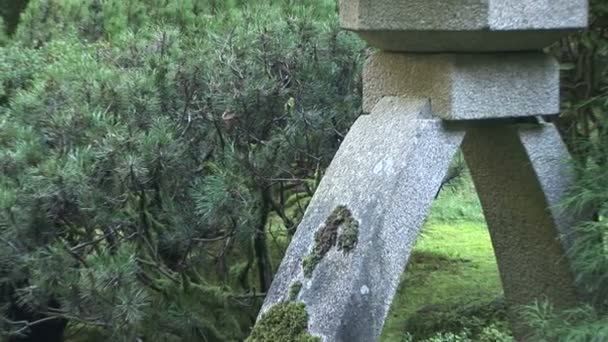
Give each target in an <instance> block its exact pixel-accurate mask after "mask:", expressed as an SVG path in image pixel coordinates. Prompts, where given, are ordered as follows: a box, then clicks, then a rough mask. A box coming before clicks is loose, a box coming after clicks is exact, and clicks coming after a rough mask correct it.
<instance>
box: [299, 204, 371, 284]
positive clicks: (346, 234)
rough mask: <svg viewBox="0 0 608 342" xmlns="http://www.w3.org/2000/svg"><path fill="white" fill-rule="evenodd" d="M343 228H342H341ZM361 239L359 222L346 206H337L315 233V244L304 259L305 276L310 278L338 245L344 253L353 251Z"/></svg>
mask: <svg viewBox="0 0 608 342" xmlns="http://www.w3.org/2000/svg"><path fill="white" fill-rule="evenodd" d="M340 228H342V229H340ZM358 240H359V222H358V221H357V220H355V218H354V217H353V214H352V212H351V211H350V210H348V208H347V207H346V206H343V205H341V206H338V207H336V208H335V209H334V210H333V211H332V212H331V214H329V216H328V217H327V219H326V220H325V222H324V223H323V225H322V227H321V229H319V230H318V231H317V232H316V233H315V246H314V248H313V250H312V252H311V253H310V254H309V255H308V256H307V257H305V258H304V260H302V268H303V270H304V276H305V277H307V278H310V277H311V276H312V274H313V272H314V270H315V269H316V268H317V265H318V264H319V263H320V262H321V260H323V258H324V257H325V255H326V254H327V253H328V252H329V251H330V250H331V249H332V248H333V247H335V246H336V245H338V250H340V251H343V252H344V253H349V252H350V251H352V250H353V249H354V248H355V247H356V245H357V242H358Z"/></svg>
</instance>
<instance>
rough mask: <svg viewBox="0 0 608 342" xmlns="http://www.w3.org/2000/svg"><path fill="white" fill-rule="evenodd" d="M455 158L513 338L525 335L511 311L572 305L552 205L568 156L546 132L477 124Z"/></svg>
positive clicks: (557, 198)
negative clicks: (485, 234)
mask: <svg viewBox="0 0 608 342" xmlns="http://www.w3.org/2000/svg"><path fill="white" fill-rule="evenodd" d="M463 152H464V155H465V159H466V161H467V164H468V165H469V168H470V169H471V173H472V175H473V180H474V183H475V187H476V188H477V192H478V194H479V198H480V200H481V203H482V207H483V211H484V214H485V216H486V220H487V222H488V226H489V228H490V235H491V237H492V243H493V245H494V251H495V254H496V258H497V262H498V267H499V271H500V275H501V279H502V285H503V288H504V291H505V297H506V301H507V304H508V305H509V307H510V308H512V309H513V311H512V312H511V317H512V320H513V324H514V325H513V327H514V333H515V334H516V336H517V337H518V339H519V340H525V336H526V333H527V331H526V328H525V325H524V324H523V323H522V321H521V320H518V319H517V314H516V309H517V308H519V307H520V306H522V305H527V304H531V303H533V302H534V301H535V300H537V299H543V298H547V299H550V300H551V301H552V303H553V304H554V305H556V307H557V308H567V307H571V306H573V305H575V304H576V303H577V300H578V295H577V291H576V288H575V286H574V279H573V275H572V273H571V269H570V266H569V263H568V259H567V257H566V255H565V252H564V246H563V245H562V244H561V243H560V239H559V236H560V231H561V233H562V234H563V233H564V230H567V229H568V227H567V226H565V225H564V224H562V223H561V222H560V220H564V221H563V223H568V222H571V221H568V220H566V219H564V216H562V215H561V214H558V213H557V211H556V209H554V208H552V207H554V206H555V205H556V204H558V202H559V201H560V197H561V196H562V195H563V193H564V189H565V188H566V186H567V182H568V180H569V177H567V176H566V177H564V174H565V172H564V170H565V169H566V167H567V166H566V162H567V158H568V153H567V151H566V149H565V148H564V146H563V144H562V142H561V141H559V135H558V134H557V132H555V128H554V127H553V126H552V125H536V126H534V125H533V126H530V125H526V126H518V125H509V124H505V123H485V124H479V125H478V126H476V127H471V128H470V129H469V130H468V132H467V135H466V137H465V139H464V143H463Z"/></svg>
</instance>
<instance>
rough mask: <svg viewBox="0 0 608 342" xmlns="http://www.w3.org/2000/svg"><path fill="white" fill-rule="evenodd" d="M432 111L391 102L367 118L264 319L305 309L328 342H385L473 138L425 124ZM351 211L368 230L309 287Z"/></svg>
mask: <svg viewBox="0 0 608 342" xmlns="http://www.w3.org/2000/svg"><path fill="white" fill-rule="evenodd" d="M429 112H430V106H429V104H428V101H424V100H411V99H398V98H385V99H383V100H382V101H381V102H380V103H379V104H378V105H377V107H376V108H375V109H374V111H373V115H367V116H363V117H361V118H359V120H357V122H356V123H355V124H354V126H353V127H352V128H351V130H350V132H349V133H348V135H347V137H346V139H345V141H344V142H343V144H342V146H341V148H340V150H339V151H338V153H337V155H336V157H335V159H334V161H333V162H332V164H331V166H330V167H329V169H328V170H327V173H326V175H325V176H324V178H323V180H322V182H321V184H320V185H319V188H318V189H317V191H316V193H315V195H314V197H313V199H312V201H311V203H310V205H309V207H308V209H307V211H306V214H305V215H304V218H303V220H302V223H301V224H300V226H299V227H298V230H297V233H296V235H295V236H294V238H293V240H292V243H291V245H290V246H289V248H288V250H287V253H286V255H285V258H284V259H283V262H282V264H281V266H280V268H279V270H278V273H277V275H276V277H275V280H274V282H273V284H272V287H271V289H270V291H269V293H268V296H267V297H266V300H265V303H264V306H263V308H262V313H261V315H262V314H263V313H264V312H266V311H267V310H268V309H269V308H271V307H272V306H273V305H276V304H278V303H281V302H285V301H287V300H289V298H290V297H292V296H293V294H290V292H291V291H290V289H291V288H292V285H293V284H296V283H301V284H302V289H301V291H300V292H299V294H298V295H297V300H299V301H302V302H303V303H305V305H306V308H307V311H308V314H309V332H310V333H311V334H313V335H315V336H320V337H322V338H323V341H326V342H327V341H332V342H334V341H336V342H342V341H343V342H370V341H377V340H378V338H379V336H380V334H381V332H382V327H383V325H384V320H385V318H386V315H387V313H388V310H389V307H390V305H391V302H392V299H393V297H394V294H395V292H396V289H397V287H398V285H399V282H400V277H401V275H402V273H403V271H404V268H405V265H406V263H407V260H408V258H409V255H410V253H411V251H412V248H413V246H414V243H415V240H416V238H417V236H418V234H419V230H420V228H421V226H422V225H423V223H424V220H425V218H426V216H427V213H428V211H429V209H430V206H431V204H432V201H433V199H434V195H435V194H436V192H437V190H438V189H439V187H440V184H441V181H442V179H443V177H444V176H445V173H446V171H447V169H448V166H449V163H450V161H451V160H452V158H453V156H454V154H455V152H456V151H457V150H458V147H459V145H460V143H461V141H462V139H463V137H464V131H462V130H450V129H448V128H446V127H445V123H443V122H441V121H440V120H429V119H425V117H427V116H428V114H429ZM338 206H345V207H346V208H348V210H350V211H351V212H352V216H353V218H354V219H355V220H356V221H357V222H358V223H359V235H358V243H357V244H356V247H355V248H354V249H353V250H351V251H350V252H349V253H344V252H341V251H339V250H338V249H337V248H332V249H330V250H329V252H328V253H327V254H326V255H325V257H324V258H323V259H322V260H321V261H320V262H319V263H318V265H317V266H316V268H315V269H314V272H312V275H311V276H310V277H307V276H305V274H304V269H303V267H302V264H303V261H304V260H305V259H306V258H307V256H309V255H310V254H311V253H312V251H313V249H314V247H313V246H314V245H315V243H316V242H315V234H316V232H318V231H319V230H320V229H323V227H326V225H324V222H325V221H326V220H327V218H328V216H329V215H330V213H331V212H332V211H333V210H334V209H335V208H337V207H338Z"/></svg>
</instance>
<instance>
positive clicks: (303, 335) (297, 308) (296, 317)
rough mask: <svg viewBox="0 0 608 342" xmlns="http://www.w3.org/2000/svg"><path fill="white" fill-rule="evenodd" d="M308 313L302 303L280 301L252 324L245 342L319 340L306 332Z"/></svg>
mask: <svg viewBox="0 0 608 342" xmlns="http://www.w3.org/2000/svg"><path fill="white" fill-rule="evenodd" d="M307 329H308V314H307V313H306V306H305V305H304V303H294V302H288V303H281V304H277V305H275V306H273V307H271V308H270V309H269V310H268V312H266V313H265V314H264V315H262V318H260V321H259V322H258V323H257V324H256V325H255V326H254V328H253V330H252V332H251V335H250V336H249V337H248V338H247V340H245V341H246V342H266V341H285V342H287V341H293V342H320V341H321V339H320V338H318V337H313V336H311V335H310V334H308V333H307Z"/></svg>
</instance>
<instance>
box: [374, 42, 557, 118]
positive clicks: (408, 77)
mask: <svg viewBox="0 0 608 342" xmlns="http://www.w3.org/2000/svg"><path fill="white" fill-rule="evenodd" d="M384 96H400V97H405V98H428V99H430V101H431V103H432V106H433V114H434V115H436V116H438V117H440V118H442V119H445V120H471V119H487V118H507V117H522V116H532V115H552V114H557V113H559V65H558V63H557V61H555V60H554V59H553V58H552V57H550V56H547V55H545V54H542V53H534V52H531V53H495V54H432V55H420V54H405V53H391V52H377V53H375V54H373V55H372V56H370V57H369V58H368V61H367V63H366V64H365V67H364V71H363V111H364V112H366V113H367V112H369V111H370V110H371V109H372V108H373V107H374V106H375V105H376V103H377V102H378V101H379V100H380V99H381V98H383V97H384Z"/></svg>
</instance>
